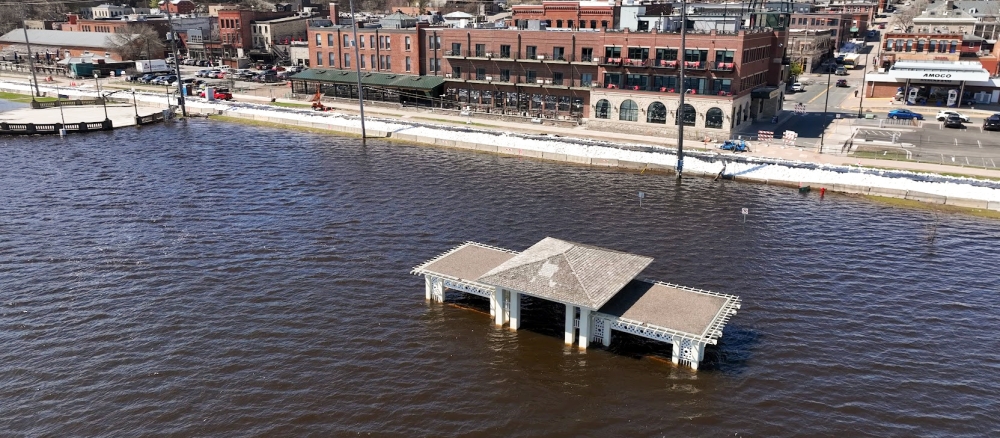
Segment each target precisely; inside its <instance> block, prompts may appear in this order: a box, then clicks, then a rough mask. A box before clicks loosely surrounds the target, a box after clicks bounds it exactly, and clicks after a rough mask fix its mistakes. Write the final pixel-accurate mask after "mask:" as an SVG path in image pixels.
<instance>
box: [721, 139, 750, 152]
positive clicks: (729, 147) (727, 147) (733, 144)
mask: <svg viewBox="0 0 1000 438" xmlns="http://www.w3.org/2000/svg"><path fill="white" fill-rule="evenodd" d="M719 149H722V150H724V151H733V152H750V147H749V146H748V145H747V142H746V141H744V140H726V141H724V142H722V144H721V145H719Z"/></svg>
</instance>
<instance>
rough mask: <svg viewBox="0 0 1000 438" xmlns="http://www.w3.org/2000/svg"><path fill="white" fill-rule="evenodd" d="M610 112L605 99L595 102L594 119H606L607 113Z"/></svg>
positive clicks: (608, 104) (609, 105) (608, 103)
mask: <svg viewBox="0 0 1000 438" xmlns="http://www.w3.org/2000/svg"><path fill="white" fill-rule="evenodd" d="M610 112H611V102H608V100H607V99H601V100H598V101H597V114H594V117H597V118H598V119H607V118H608V113H610Z"/></svg>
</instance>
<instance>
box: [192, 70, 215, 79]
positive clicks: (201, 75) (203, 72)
mask: <svg viewBox="0 0 1000 438" xmlns="http://www.w3.org/2000/svg"><path fill="white" fill-rule="evenodd" d="M210 71H211V70H198V72H197V73H195V74H194V75H195V76H196V77H199V78H207V77H208V72H210Z"/></svg>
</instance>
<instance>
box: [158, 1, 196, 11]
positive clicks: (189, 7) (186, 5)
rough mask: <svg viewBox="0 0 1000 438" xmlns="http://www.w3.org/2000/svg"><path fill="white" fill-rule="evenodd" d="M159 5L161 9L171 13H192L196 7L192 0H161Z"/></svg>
mask: <svg viewBox="0 0 1000 438" xmlns="http://www.w3.org/2000/svg"><path fill="white" fill-rule="evenodd" d="M158 6H159V8H160V10H161V11H163V12H167V13H170V14H190V13H192V12H194V9H195V4H194V2H193V1H191V0H160V2H159V3H158Z"/></svg>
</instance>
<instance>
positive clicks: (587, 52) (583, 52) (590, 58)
mask: <svg viewBox="0 0 1000 438" xmlns="http://www.w3.org/2000/svg"><path fill="white" fill-rule="evenodd" d="M580 61H583V62H594V61H596V59H594V49H593V48H592V47H584V48H583V49H580Z"/></svg>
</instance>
